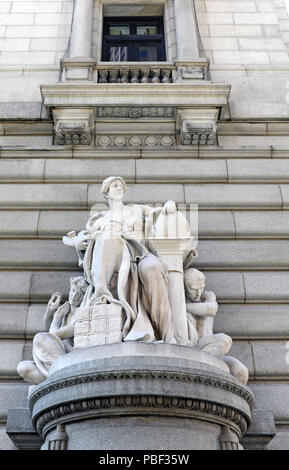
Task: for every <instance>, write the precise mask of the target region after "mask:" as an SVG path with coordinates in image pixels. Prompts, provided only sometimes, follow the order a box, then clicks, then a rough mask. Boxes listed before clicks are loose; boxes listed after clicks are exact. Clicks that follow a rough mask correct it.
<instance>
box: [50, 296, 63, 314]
mask: <svg viewBox="0 0 289 470" xmlns="http://www.w3.org/2000/svg"><path fill="white" fill-rule="evenodd" d="M62 297H63V296H62V294H61V293H60V292H55V293H54V294H52V296H51V297H50V299H49V302H48V305H47V306H48V308H49V309H50V310H56V309H57V308H58V307H59V305H60V304H61V301H62Z"/></svg>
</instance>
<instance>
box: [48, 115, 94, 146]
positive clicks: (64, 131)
mask: <svg viewBox="0 0 289 470" xmlns="http://www.w3.org/2000/svg"><path fill="white" fill-rule="evenodd" d="M53 118H54V123H55V126H54V131H55V144H56V145H90V143H91V142H92V136H93V133H94V111H93V109H90V108H54V109H53Z"/></svg>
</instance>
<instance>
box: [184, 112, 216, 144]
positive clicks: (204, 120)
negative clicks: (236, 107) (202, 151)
mask: <svg viewBox="0 0 289 470" xmlns="http://www.w3.org/2000/svg"><path fill="white" fill-rule="evenodd" d="M218 114H219V110H218V109H217V108H192V109H179V110H178V113H177V134H178V135H179V141H180V144H181V145H217V120H218Z"/></svg>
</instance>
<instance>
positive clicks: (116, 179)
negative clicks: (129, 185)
mask: <svg viewBox="0 0 289 470" xmlns="http://www.w3.org/2000/svg"><path fill="white" fill-rule="evenodd" d="M101 191H102V193H103V195H104V197H105V199H106V200H109V199H111V200H115V201H121V200H122V199H123V196H124V193H125V191H126V183H125V181H124V179H123V178H122V177H121V176H110V177H109V178H106V180H104V182H103V183H102V188H101Z"/></svg>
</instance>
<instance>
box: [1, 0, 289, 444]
mask: <svg viewBox="0 0 289 470" xmlns="http://www.w3.org/2000/svg"><path fill="white" fill-rule="evenodd" d="M140 20H141V21H140ZM138 21H140V22H139V23H138ZM157 21H160V24H161V25H162V28H161V29H160V30H157V29H153V28H157V27H158V26H157V24H158V23H157ZM109 22H110V23H109ZM131 24H133V25H134V27H135V25H136V27H140V28H141V27H143V26H146V27H147V28H150V27H151V28H152V32H151V33H150V34H151V35H152V36H154V37H153V38H150V39H151V42H150V43H149V42H147V43H146V42H143V43H142V45H141V46H139V43H138V42H137V41H138V39H139V38H137V35H138V34H137V30H136V31H134V34H133V36H134V38H133V39H132V40H131V42H130V43H129V44H128V45H127V44H125V43H124V42H120V44H117V41H116V42H115V41H114V42H113V41H112V42H111V44H110V49H109V51H110V54H113V56H110V57H108V56H105V44H104V42H105V39H106V37H105V36H106V34H104V31H105V30H104V27H103V25H106V26H107V27H108V28H109V27H111V28H113V27H117V28H119V25H121V26H123V27H125V28H128V27H130V25H131ZM140 31H141V29H140ZM126 34H128V33H126ZM126 34H124V36H125V35H126ZM113 35H114V33H113V34H112V36H113ZM140 35H141V33H140ZM107 36H110V34H109V30H108V34H107ZM116 36H121V35H117V34H116ZM112 39H114V38H112ZM112 39H111V38H108V39H107V40H108V43H109V41H110V40H112ZM154 41H155V42H154ZM161 42H162V44H163V45H162V46H161V45H160V44H161ZM288 45H289V16H288V13H287V10H286V8H285V4H284V0H246V1H241V0H152V1H150V2H146V1H145V0H132V1H130V0H126V1H123V2H121V1H120V0H118V1H117V2H116V1H114V0H75V1H74V2H73V0H37V1H27V0H15V1H14V0H10V1H6V0H2V1H1V2H0V183H1V184H0V220H1V223H0V265H1V271H0V302H1V303H0V320H1V321H0V356H1V358H2V360H1V365H0V378H1V380H0V449H12V448H14V446H13V443H12V441H11V440H10V439H9V437H8V435H7V434H6V421H7V414H8V410H9V409H11V408H22V407H24V406H25V401H26V398H27V391H28V385H27V384H25V383H24V382H23V381H22V380H20V378H19V376H18V374H17V371H16V367H17V364H18V363H19V362H20V361H21V360H23V359H29V358H30V357H31V343H32V338H33V336H34V334H35V333H36V332H38V331H40V330H41V329H42V319H43V312H44V309H45V304H46V303H47V300H48V299H49V297H50V295H51V293H52V292H55V291H62V292H66V293H67V289H68V284H69V282H68V280H69V278H70V277H71V275H74V274H75V272H78V266H77V259H76V256H74V255H73V253H71V250H69V249H68V248H67V247H65V246H64V245H63V244H62V241H61V238H62V235H64V234H66V233H67V231H68V230H71V227H73V228H74V229H75V230H76V231H77V230H80V229H81V228H82V227H83V225H84V224H85V222H86V220H87V218H88V214H89V212H90V210H91V208H92V207H94V208H95V207H99V208H102V207H103V202H102V200H101V199H100V197H99V194H100V191H99V188H100V183H101V181H102V180H103V179H104V178H105V177H107V176H109V175H110V174H112V173H117V174H118V175H120V176H122V177H124V178H125V180H126V181H127V182H128V193H127V201H128V202H143V203H151V204H155V203H160V202H161V203H163V202H165V201H166V200H168V199H172V200H175V201H176V202H177V203H181V204H198V206H199V244H198V252H199V257H198V260H197V262H196V267H197V268H200V269H202V270H204V272H205V274H206V279H207V286H208V288H209V289H211V290H213V291H214V292H216V294H217V297H218V302H219V313H218V316H217V320H216V329H217V331H220V332H225V333H227V334H229V335H230V336H231V337H232V338H233V339H234V345H233V348H232V355H234V356H235V357H237V358H239V359H240V360H241V361H242V362H243V363H244V364H246V366H247V367H248V368H249V371H250V381H249V387H250V388H251V390H252V391H253V393H254V395H255V398H256V404H255V414H254V417H255V418H254V419H253V424H252V429H251V436H253V438H256V437H257V438H258V439H259V442H261V441H262V442H266V443H267V442H269V441H270V442H269V444H268V448H269V449H287V450H288V448H289V399H288V393H289V382H288V372H289V351H288V350H289V306H288V305H289V304H288V302H289V275H288V267H289V250H288V246H289V245H288V239H289V215H288V214H289V213H288V211H289V186H288V181H289V104H288V103H289V98H288V97H287V96H289V95H288V93H289V90H288V88H289V85H288V84H289V82H288V71H289V55H288ZM158 47H160V48H161V47H163V49H162V52H161V53H162V54H164V55H163V56H162V57H161V60H160V56H159V55H156V54H157V53H156V49H157V50H158V51H159V49H158ZM135 50H138V53H139V56H138V58H137V59H136V58H135V56H134V57H133V60H132V59H131V60H125V61H119V60H118V59H119V58H120V57H119V56H121V55H122V54H123V55H124V56H123V58H125V59H128V55H127V54H130V53H133V52H131V51H135ZM159 53H160V52H158V54H159ZM111 58H113V59H114V60H113V61H110V59H111ZM151 58H153V60H151ZM141 59H143V60H141ZM274 435H275V436H274ZM273 436H274V437H273ZM272 437H273V438H272ZM270 439H271V440H270Z"/></svg>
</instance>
